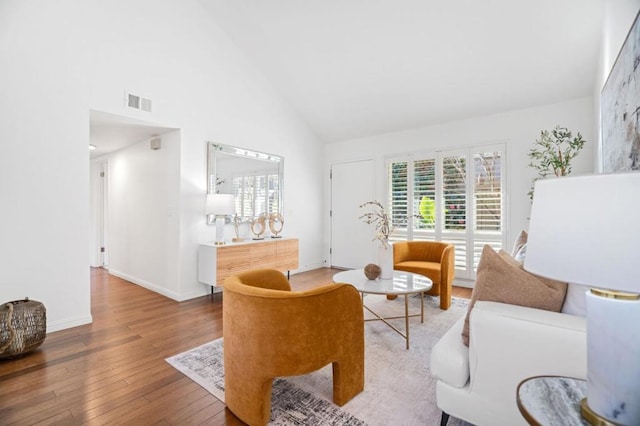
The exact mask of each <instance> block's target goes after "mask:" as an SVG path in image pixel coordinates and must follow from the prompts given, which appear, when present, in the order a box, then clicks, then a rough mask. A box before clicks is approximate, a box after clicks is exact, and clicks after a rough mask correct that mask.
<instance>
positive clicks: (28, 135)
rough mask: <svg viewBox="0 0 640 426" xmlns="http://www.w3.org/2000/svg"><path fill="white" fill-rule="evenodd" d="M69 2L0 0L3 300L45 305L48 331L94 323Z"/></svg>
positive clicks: (85, 118) (82, 112) (77, 60)
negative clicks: (37, 302) (35, 301)
mask: <svg viewBox="0 0 640 426" xmlns="http://www.w3.org/2000/svg"><path fill="white" fill-rule="evenodd" d="M78 3H80V2H78ZM68 6H69V2H65V1H61V2H55V4H54V2H33V1H17V0H16V1H11V0H6V1H2V2H0V82H2V83H0V203H1V206H2V207H1V208H0V236H1V237H0V303H4V302H6V301H10V300H15V299H19V298H24V297H25V296H29V297H30V298H32V299H35V300H39V301H41V302H43V303H44V305H45V306H46V308H47V322H48V331H53V330H57V329H62V328H67V327H71V326H74V325H79V324H84V323H87V322H90V321H91V312H90V306H89V297H90V288H89V268H88V264H89V257H88V255H87V247H88V245H89V214H88V207H89V152H88V149H87V145H88V142H87V141H88V139H89V109H88V102H87V100H88V95H87V74H86V53H87V49H86V47H85V45H84V39H85V34H86V27H85V25H84V20H83V19H82V14H83V9H84V8H83V7H78V8H77V10H74V12H73V15H74V16H77V18H78V19H73V20H70V19H68V16H67V15H68V12H69V11H68V10H66V11H65V9H68Z"/></svg>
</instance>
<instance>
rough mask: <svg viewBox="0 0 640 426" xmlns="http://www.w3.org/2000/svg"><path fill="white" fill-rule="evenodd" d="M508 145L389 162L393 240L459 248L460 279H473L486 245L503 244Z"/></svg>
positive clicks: (458, 269)
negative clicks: (415, 241) (417, 241)
mask: <svg viewBox="0 0 640 426" xmlns="http://www.w3.org/2000/svg"><path fill="white" fill-rule="evenodd" d="M503 152H504V146H503V145H495V146H493V145H492V146H486V147H477V148H467V149H458V150H450V151H441V152H435V153H432V154H409V155H406V156H403V157H394V158H389V159H387V172H388V193H387V203H388V207H389V211H390V212H391V217H392V221H393V225H394V227H395V228H394V231H393V233H392V235H391V237H392V240H394V241H400V240H426V241H429V240H431V241H445V242H448V243H450V244H453V245H454V246H455V247H456V259H455V264H456V276H458V277H459V278H467V279H473V278H474V277H475V269H476V267H477V264H478V260H479V254H480V253H481V251H482V247H483V246H484V245H485V244H489V245H491V246H492V247H494V248H496V249H499V248H501V247H502V246H503V244H504V238H505V234H504V230H503V226H502V222H503V217H504V209H503V206H504V191H503V182H502V169H503V167H504V164H503V157H504V156H503Z"/></svg>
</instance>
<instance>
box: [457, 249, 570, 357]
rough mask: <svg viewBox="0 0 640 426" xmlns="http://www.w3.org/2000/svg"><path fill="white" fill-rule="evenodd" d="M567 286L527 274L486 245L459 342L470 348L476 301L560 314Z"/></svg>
mask: <svg viewBox="0 0 640 426" xmlns="http://www.w3.org/2000/svg"><path fill="white" fill-rule="evenodd" d="M566 292H567V283H561V282H559V281H554V280H550V279H547V278H543V277H539V276H537V275H533V274H530V273H529V272H527V271H525V270H524V269H522V266H521V265H520V263H519V262H518V261H516V260H515V259H514V258H513V257H511V256H510V255H509V254H508V253H506V252H504V251H502V250H500V253H496V252H495V250H493V249H492V248H491V246H489V245H485V246H484V248H483V249H482V256H481V257H480V263H479V264H478V270H477V273H476V284H475V287H474V288H473V292H472V293H471V302H470V303H469V308H468V310H467V316H466V318H465V321H464V328H463V329H462V341H463V342H464V344H465V345H467V346H469V314H470V313H471V309H473V306H474V305H475V303H476V301H478V300H486V301H491V302H502V303H509V304H511V305H520V306H528V307H531V308H537V309H545V310H548V311H555V312H560V309H561V308H562V302H563V301H564V296H565V294H566Z"/></svg>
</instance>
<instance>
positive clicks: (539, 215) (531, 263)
mask: <svg viewBox="0 0 640 426" xmlns="http://www.w3.org/2000/svg"><path fill="white" fill-rule="evenodd" d="M639 245H640V173H617V174H598V175H586V176H578V177H561V178H557V179H547V180H539V181H537V182H536V185H535V191H534V199H533V206H532V208H531V222H530V225H529V237H528V241H527V254H526V257H525V263H524V268H525V269H526V270H527V271H529V272H532V273H534V274H537V275H542V276H545V277H549V278H553V279H556V280H560V281H565V282H571V283H576V284H583V285H587V286H592V287H598V288H605V289H611V290H618V291H627V292H632V293H639V292H640V279H639V278H638V265H640V261H639V259H640V258H639V257H638V248H639Z"/></svg>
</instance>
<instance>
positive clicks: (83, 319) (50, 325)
mask: <svg viewBox="0 0 640 426" xmlns="http://www.w3.org/2000/svg"><path fill="white" fill-rule="evenodd" d="M92 322H93V317H92V316H91V315H86V316H84V315H83V316H79V317H75V318H66V319H64V320H60V321H54V322H49V321H47V334H49V333H53V332H55V331H60V330H66V329H67V328H73V327H78V326H80V325H85V324H91V323H92Z"/></svg>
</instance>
